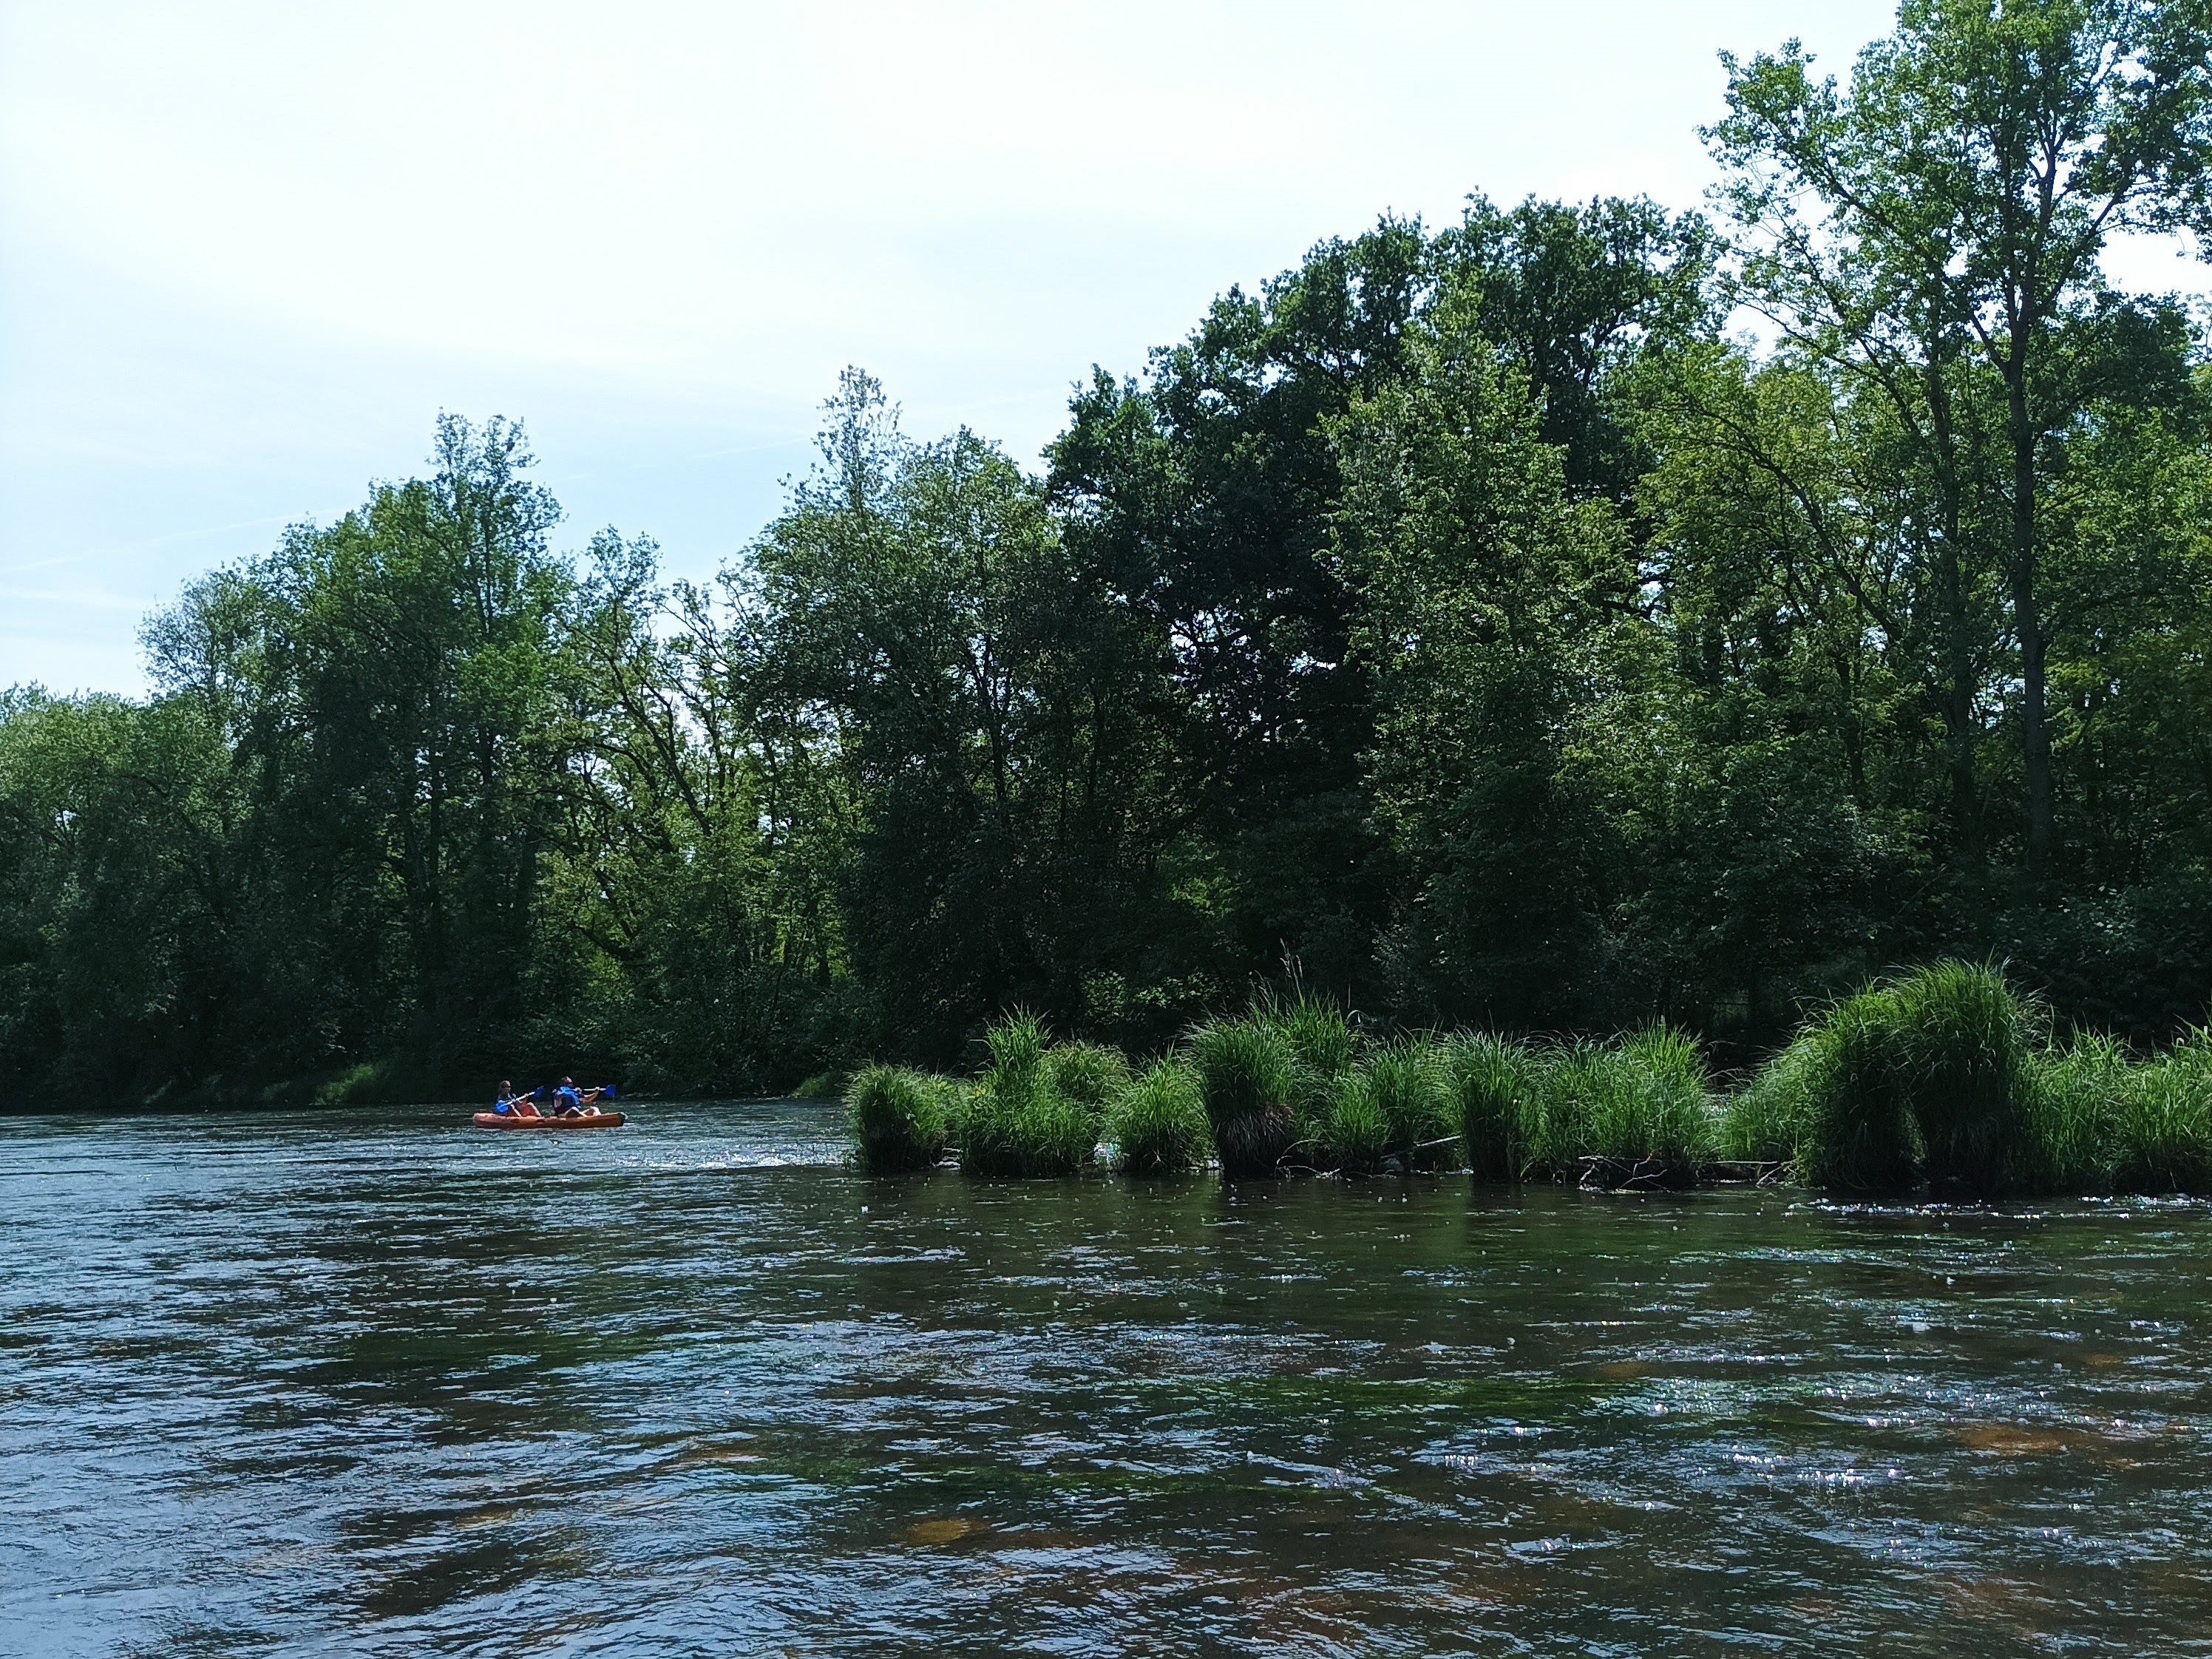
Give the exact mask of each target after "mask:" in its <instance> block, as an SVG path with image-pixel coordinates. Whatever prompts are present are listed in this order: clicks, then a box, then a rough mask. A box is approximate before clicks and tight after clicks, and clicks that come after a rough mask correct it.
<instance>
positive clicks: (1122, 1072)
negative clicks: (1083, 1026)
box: [1042, 1042, 1129, 1114]
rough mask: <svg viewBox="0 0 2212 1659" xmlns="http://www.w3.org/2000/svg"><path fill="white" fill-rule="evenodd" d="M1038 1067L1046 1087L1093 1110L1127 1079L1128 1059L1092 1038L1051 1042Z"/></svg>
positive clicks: (1094, 1112)
mask: <svg viewBox="0 0 2212 1659" xmlns="http://www.w3.org/2000/svg"><path fill="white" fill-rule="evenodd" d="M1042 1072H1043V1076H1044V1083H1045V1086H1046V1087H1047V1088H1048V1089H1050V1090H1051V1091H1053V1092H1054V1094H1056V1095H1058V1096H1059V1097H1060V1098H1061V1099H1062V1100H1066V1101H1072V1102H1073V1103H1075V1104H1076V1105H1078V1106H1081V1107H1085V1108H1086V1109H1089V1110H1090V1111H1091V1112H1092V1113H1093V1114H1097V1113H1098V1112H1101V1111H1103V1110H1104V1109H1105V1105H1106V1103H1107V1101H1108V1100H1109V1099H1110V1098H1111V1097H1113V1096H1114V1095H1115V1094H1116V1093H1118V1092H1119V1091H1121V1089H1123V1088H1125V1087H1126V1086H1127V1084H1128V1081H1129V1062H1128V1061H1127V1060H1125V1059H1124V1058H1123V1057H1122V1054H1121V1050H1120V1049H1119V1048H1103V1047H1101V1046H1100V1045H1099V1044H1097V1043H1095V1042H1060V1043H1055V1044H1054V1045H1053V1046H1052V1047H1051V1048H1048V1049H1046V1050H1045V1052H1044V1056H1043V1059H1042Z"/></svg>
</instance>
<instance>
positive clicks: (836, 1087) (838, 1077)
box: [791, 1072, 852, 1100]
mask: <svg viewBox="0 0 2212 1659" xmlns="http://www.w3.org/2000/svg"><path fill="white" fill-rule="evenodd" d="M851 1087H852V1079H851V1078H850V1077H849V1076H848V1074H846V1073H843V1072H814V1073H810V1074H809V1075H808V1076H806V1077H805V1079H801V1081H800V1082H799V1086H798V1087H797V1088H795V1089H793V1091H791V1097H792V1098H793V1100H837V1099H841V1098H842V1097H843V1096H844V1094H845V1092H846V1091H847V1090H848V1089H849V1088H851Z"/></svg>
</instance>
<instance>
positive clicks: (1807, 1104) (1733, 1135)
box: [1716, 1036, 1820, 1170]
mask: <svg viewBox="0 0 2212 1659" xmlns="http://www.w3.org/2000/svg"><path fill="white" fill-rule="evenodd" d="M1819 1066H1820V1054H1819V1052H1818V1050H1817V1048H1815V1046H1814V1044H1813V1043H1812V1042H1809V1041H1808V1040H1807V1039H1806V1038H1804V1037H1802V1036H1801V1037H1799V1038H1798V1039H1797V1040H1796V1042H1792V1043H1791V1044H1790V1046H1789V1047H1788V1048H1784V1049H1783V1050H1782V1052H1781V1053H1779V1054H1776V1055H1774V1056H1773V1057H1772V1058H1771V1059H1770V1060H1768V1061H1767V1062H1766V1063H1765V1065H1764V1066H1760V1067H1759V1070H1758V1071H1756V1072H1754V1073H1753V1074H1752V1077H1751V1080H1750V1081H1749V1082H1747V1083H1746V1084H1745V1085H1744V1086H1743V1087H1742V1088H1741V1089H1739V1090H1737V1091H1735V1093H1734V1094H1733V1095H1731V1096H1729V1098H1728V1100H1727V1103H1725V1105H1724V1106H1723V1109H1722V1112H1721V1117H1720V1121H1719V1124H1718V1126H1717V1144H1716V1149H1717V1154H1718V1156H1719V1157H1721V1158H1727V1159H1733V1160H1735V1161H1738V1162H1741V1163H1746V1164H1786V1165H1788V1166H1790V1168H1791V1169H1792V1170H1796V1169H1799V1168H1802V1162H1803V1159H1804V1157H1805V1154H1806V1150H1807V1143H1808V1137H1809V1135H1810V1133H1811V1126H1812V1123H1813V1119H1814V1105H1813V1088H1814V1079H1816V1078H1817V1077H1818V1075H1819Z"/></svg>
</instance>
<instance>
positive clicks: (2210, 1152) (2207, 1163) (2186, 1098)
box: [2112, 1030, 2212, 1194]
mask: <svg viewBox="0 0 2212 1659" xmlns="http://www.w3.org/2000/svg"><path fill="white" fill-rule="evenodd" d="M2112 1152H2113V1158H2112V1185H2113V1187H2114V1188H2115V1189H2116V1190H2118V1191H2120V1192H2124V1193H2144V1194H2162V1193H2200V1194H2202V1193H2212V1032H2206V1031H2203V1030H2198V1031H2192V1032H2191V1033H2190V1035H2189V1036H2188V1037H2187V1038H2185V1040H2184V1041H2182V1042H2179V1043H2177V1044H2176V1045H2175V1046H2174V1047H2173V1048H2172V1050H2170V1051H2169V1052H2167V1053H2166V1054H2160V1056H2159V1057H2158V1058H2157V1059H2156V1060H2152V1061H2150V1062H2149V1063H2148V1064H2147V1065H2144V1066H2138V1067H2136V1068H2135V1069H2134V1071H2133V1072H2132V1073H2131V1074H2130V1077H2129V1078H2128V1080H2127V1084H2126V1086H2125V1087H2124V1088H2123V1089H2121V1090H2120V1091H2119V1092H2118V1097H2117V1099H2116V1100H2115V1101H2114V1103H2113V1115H2112Z"/></svg>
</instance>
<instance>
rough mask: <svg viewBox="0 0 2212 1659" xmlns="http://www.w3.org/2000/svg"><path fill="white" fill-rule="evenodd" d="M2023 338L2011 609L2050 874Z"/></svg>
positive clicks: (2031, 830) (2030, 861) (2041, 856)
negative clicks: (2017, 640) (2018, 642)
mask: <svg viewBox="0 0 2212 1659" xmlns="http://www.w3.org/2000/svg"><path fill="white" fill-rule="evenodd" d="M2026 343H2027V342H2026V341H2025V340H2024V339H2022V338H2021V337H2020V335H2019V334H2018V333H2015V337H2014V340H2013V349H2012V359H2011V362H2009V363H2008V365H2007V370H2008V372H2007V374H2006V376H2005V379H2006V381H2007V390H2008V392H2009V393H2010V405H2011V407H2010V411H2009V412H2010V415H2011V426H2012V560H2011V564H2012V611H2013V627H2014V630H2015V632H2016V633H2017V634H2018V635H2019V636H2020V678H2021V707H2020V737H2021V761H2022V763H2023V767H2024V769H2025V772H2026V774H2027V873H2028V874H2029V875H2030V876H2031V877H2033V878H2038V879H2040V878H2043V877H2044V876H2045V875H2047V874H2049V873H2050V870H2051V732H2050V728H2049V726H2048V725H2047V724H2046V723H2045V718H2044V706H2045V697H2044V684H2043V659H2044V652H2045V642H2044V637H2043V619H2042V617H2041V615H2040V614H2039V611H2038V610H2037V607H2036V593H2035V433H2034V431H2033V428H2032V427H2031V426H2030V424H2029V422H2028V418H2027V362H2026V361H2025V358H2024V356H2023V348H2024V347H2025V345H2026Z"/></svg>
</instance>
